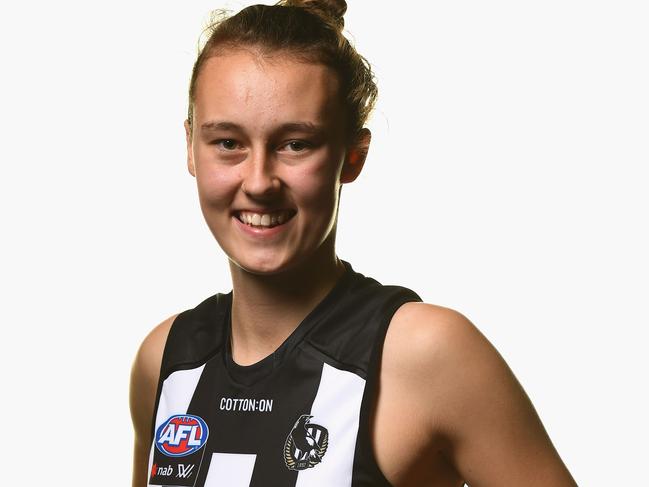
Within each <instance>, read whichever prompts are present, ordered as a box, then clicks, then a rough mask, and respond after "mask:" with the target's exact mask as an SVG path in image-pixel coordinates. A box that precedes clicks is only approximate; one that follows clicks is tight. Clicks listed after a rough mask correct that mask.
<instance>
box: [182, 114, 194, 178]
mask: <svg viewBox="0 0 649 487" xmlns="http://www.w3.org/2000/svg"><path fill="white" fill-rule="evenodd" d="M185 140H186V141H187V169H188V170H189V174H191V175H192V176H194V177H196V167H195V166H194V151H193V150H192V129H191V127H190V126H189V120H185Z"/></svg>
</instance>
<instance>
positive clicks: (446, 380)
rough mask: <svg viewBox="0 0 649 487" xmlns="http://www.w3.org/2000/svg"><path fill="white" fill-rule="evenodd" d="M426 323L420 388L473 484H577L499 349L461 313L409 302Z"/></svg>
mask: <svg viewBox="0 0 649 487" xmlns="http://www.w3.org/2000/svg"><path fill="white" fill-rule="evenodd" d="M409 312H410V314H411V316H410V320H411V322H412V323H411V326H413V327H418V328H421V329H423V331H420V333H419V337H418V340H419V342H420V343H419V345H418V346H417V347H415V348H414V350H415V353H417V350H419V351H420V352H423V351H425V353H421V354H419V355H420V356H419V357H416V358H415V359H416V360H417V361H418V362H419V364H418V365H419V366H420V368H421V369H422V372H423V375H420V380H421V381H424V382H425V384H426V385H425V387H423V388H422V392H421V394H425V397H424V398H423V399H424V400H425V401H426V403H427V404H431V405H435V406H434V408H431V413H430V416H429V420H430V422H429V427H430V428H431V435H439V434H442V435H443V436H444V437H446V438H447V439H448V444H449V445H450V447H449V448H450V451H449V452H448V454H449V457H450V460H451V461H452V463H453V464H454V466H455V468H456V469H457V470H458V472H459V473H460V474H461V475H462V477H463V478H464V479H465V481H466V482H467V483H468V484H469V485H471V486H472V487H484V486H486V487H489V486H505V487H506V486H519V485H525V486H528V487H535V486H538V487H541V486H543V487H555V486H556V487H564V486H565V487H568V486H571V487H572V486H575V485H576V484H575V481H574V480H573V479H572V477H571V475H570V473H569V472H568V470H567V468H566V467H565V465H564V464H563V462H562V461H561V458H560V457H559V454H558V453H557V451H556V450H555V448H554V446H553V445H552V442H551V440H550V438H549V437H548V435H547V433H546V431H545V429H544V427H543V425H542V423H541V420H540V418H539V416H538V414H537V413H536V411H535V409H534V406H533V405H532V403H531V401H530V399H529V398H528V396H527V394H526V393H525V391H524V390H523V388H522V386H521V385H520V383H519V382H518V381H517V380H516V377H515V376H514V374H513V373H512V371H511V370H510V368H509V367H508V366H507V364H506V363H505V361H504V359H503V358H502V357H501V355H500V354H499V353H498V352H497V351H496V349H495V348H494V347H493V346H492V345H491V343H489V341H488V340H487V339H486V338H485V337H484V336H483V335H482V333H480V331H479V330H478V329H477V328H476V327H475V326H474V325H473V324H472V323H471V322H470V321H469V320H468V319H467V318H466V317H464V316H463V315H462V314H460V313H458V312H456V311H453V310H450V309H448V308H440V307H437V306H431V305H426V304H422V303H418V304H415V305H414V306H410V310H409Z"/></svg>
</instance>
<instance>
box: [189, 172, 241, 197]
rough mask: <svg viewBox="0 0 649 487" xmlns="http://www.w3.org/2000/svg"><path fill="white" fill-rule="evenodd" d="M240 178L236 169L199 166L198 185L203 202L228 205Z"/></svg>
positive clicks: (197, 173)
mask: <svg viewBox="0 0 649 487" xmlns="http://www.w3.org/2000/svg"><path fill="white" fill-rule="evenodd" d="M237 181H238V178H237V176H236V174H235V172H234V171H231V170H229V171H228V170H223V169H222V168H220V169H218V170H217V169H214V168H209V169H208V168H204V167H203V168H201V167H199V168H197V170H196V186H197V188H198V195H199V198H200V200H201V203H202V204H207V205H210V206H220V205H227V204H228V202H229V198H230V196H231V195H232V193H233V192H234V191H236V188H237Z"/></svg>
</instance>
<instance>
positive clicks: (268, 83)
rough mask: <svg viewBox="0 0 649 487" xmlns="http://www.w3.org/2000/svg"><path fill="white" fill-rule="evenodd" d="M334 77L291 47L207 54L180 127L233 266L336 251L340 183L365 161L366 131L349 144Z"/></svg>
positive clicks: (294, 261)
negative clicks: (189, 113) (189, 116)
mask: <svg viewBox="0 0 649 487" xmlns="http://www.w3.org/2000/svg"><path fill="white" fill-rule="evenodd" d="M339 98H340V97H339V96H338V78H337V76H336V74H335V73H334V72H333V71H332V70H331V69H330V68H328V67H326V66H324V65H322V64H312V63H305V62H300V61H297V60H296V59H295V56H292V55H291V54H290V53H281V54H276V55H274V56H273V57H271V58H268V57H261V56H260V55H257V54H256V53H253V52H250V51H248V50H236V51H230V52H229V53H228V54H227V55H219V56H215V57H211V58H209V59H208V60H207V61H206V62H205V64H204V65H203V66H202V68H201V72H200V74H199V77H198V80H197V85H196V95H195V100H194V112H193V113H194V117H193V121H192V122H193V123H192V127H193V133H190V130H189V125H188V124H187V122H186V123H185V128H186V130H187V150H188V168H189V171H190V173H191V174H192V175H194V176H195V177H196V183H197V187H198V194H199V200H200V205H201V210H202V212H203V216H204V217H205V221H206V222H207V225H208V227H209V228H210V230H211V232H212V234H213V235H214V237H215V238H216V240H217V242H218V243H219V245H220V246H221V248H222V249H223V250H224V252H225V253H226V254H227V256H228V257H229V258H230V260H231V261H233V262H234V263H235V264H237V265H238V266H239V267H241V268H243V269H245V270H247V271H249V272H252V273H258V274H265V273H270V274H272V273H277V272H281V271H283V270H287V269H290V268H291V267H293V266H295V265H299V264H302V263H305V262H306V261H308V260H309V259H311V258H315V255H316V254H318V253H319V252H320V253H321V252H325V253H327V252H330V253H331V255H332V256H333V245H334V238H335V222H336V214H337V208H338V197H339V189H340V185H341V183H345V182H350V181H353V180H354V179H355V178H356V176H357V175H358V173H359V172H360V169H361V167H362V164H363V161H364V154H365V153H366V151H367V145H368V144H369V132H364V133H363V134H362V135H363V136H361V137H359V139H358V141H357V142H356V143H355V144H354V145H352V146H348V145H346V138H345V123H344V122H345V120H344V115H343V113H344V109H343V106H342V104H341V102H340V99H339Z"/></svg>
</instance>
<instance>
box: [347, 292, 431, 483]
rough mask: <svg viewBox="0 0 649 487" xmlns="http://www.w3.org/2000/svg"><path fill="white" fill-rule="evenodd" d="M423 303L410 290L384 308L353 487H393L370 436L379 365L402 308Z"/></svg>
mask: <svg viewBox="0 0 649 487" xmlns="http://www.w3.org/2000/svg"><path fill="white" fill-rule="evenodd" d="M412 301H416V302H420V301H421V298H420V297H419V295H417V293H415V292H414V291H411V290H410V289H407V288H398V292H397V293H396V294H393V295H392V296H391V297H390V299H389V300H387V301H385V302H383V303H382V304H381V306H380V311H379V315H380V320H379V321H378V322H377V324H378V329H377V331H376V333H375V336H374V339H373V340H372V344H373V346H372V347H371V356H370V360H369V365H368V372H367V378H366V383H365V391H364V392H363V399H362V401H361V413H360V418H359V422H358V437H357V439H356V451H355V453H354V469H353V474H352V487H392V484H390V482H389V481H388V480H387V479H386V478H385V476H384V475H383V472H381V469H380V468H379V466H378V464H377V463H376V457H375V456H374V448H373V446H372V437H371V434H370V419H371V414H372V410H373V407H374V402H375V401H376V393H377V387H378V381H379V365H380V362H381V355H382V352H383V343H384V341H385V335H386V334H387V331H388V327H389V325H390V321H392V317H393V316H394V313H396V311H397V309H399V307H400V306H401V305H403V304H404V303H407V302H412Z"/></svg>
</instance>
